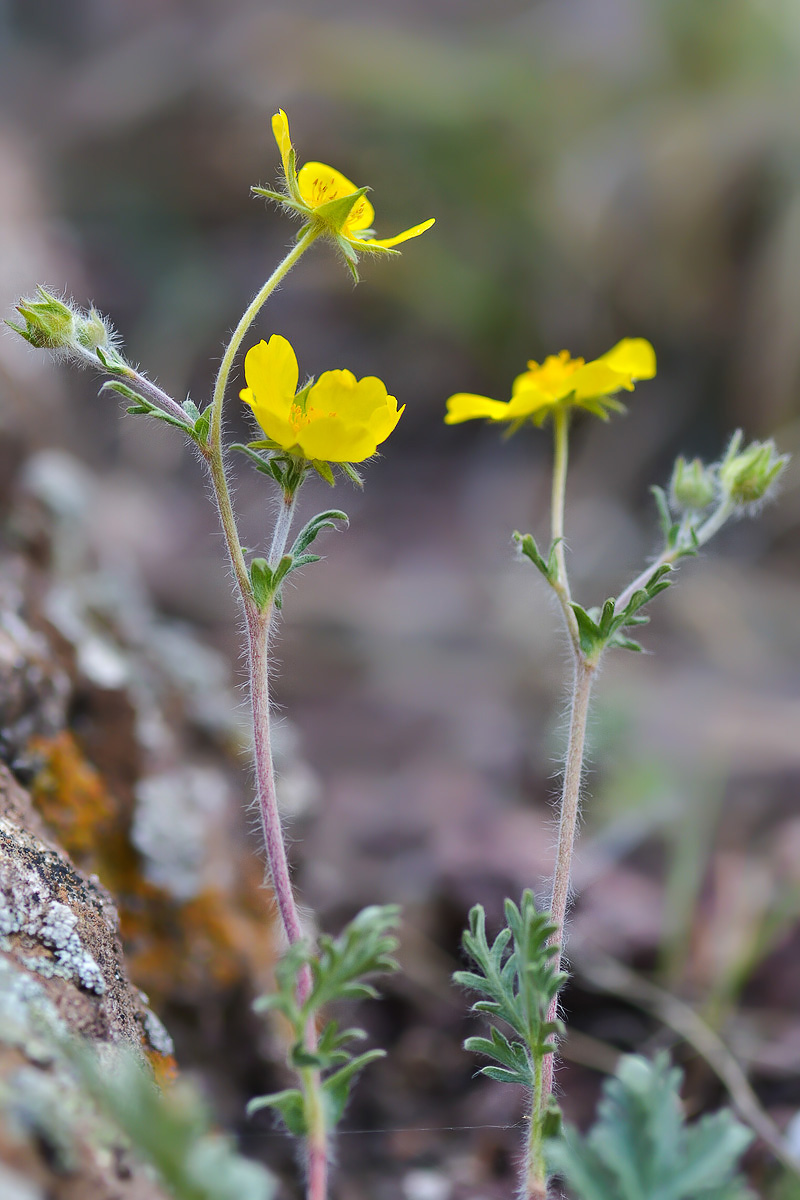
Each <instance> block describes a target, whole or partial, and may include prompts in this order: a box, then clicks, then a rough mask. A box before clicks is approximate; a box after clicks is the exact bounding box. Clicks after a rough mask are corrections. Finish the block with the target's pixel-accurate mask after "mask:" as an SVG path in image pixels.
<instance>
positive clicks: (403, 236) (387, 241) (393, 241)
mask: <svg viewBox="0 0 800 1200" xmlns="http://www.w3.org/2000/svg"><path fill="white" fill-rule="evenodd" d="M435 222H436V218H435V217H431V218H430V220H428V221H422V222H421V223H420V224H419V225H412V227H411V228H410V229H406V230H405V231H404V232H403V233H397V234H395V236H394V237H390V238H374V239H372V240H371V244H372V245H373V246H382V247H383V249H384V250H390V249H391V248H392V246H399V245H400V243H401V242H407V241H408V240H409V239H410V238H415V237H419V235H420V234H421V233H424V232H425V230H426V229H430V227H431V225H433V224H435Z"/></svg>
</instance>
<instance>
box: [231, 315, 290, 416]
mask: <svg viewBox="0 0 800 1200" xmlns="http://www.w3.org/2000/svg"><path fill="white" fill-rule="evenodd" d="M244 377H245V379H246V380H247V386H248V388H250V390H251V391H252V392H253V395H254V396H255V398H256V401H257V403H258V404H259V405H260V406H261V407H266V408H270V409H272V410H273V411H275V412H277V413H279V414H280V415H281V416H286V415H287V414H288V412H289V409H290V408H291V406H292V402H293V400H294V396H295V392H296V391H297V381H298V379H299V377H300V369H299V367H298V365H297V355H296V354H295V352H294V350H293V349H292V346H291V343H290V342H287V340H286V338H285V337H281V336H280V334H279V333H273V335H272V337H271V338H270V339H269V342H264V341H261V342H259V343H258V345H256V346H252V347H251V348H250V349H249V350H248V351H247V354H246V355H245V360H244Z"/></svg>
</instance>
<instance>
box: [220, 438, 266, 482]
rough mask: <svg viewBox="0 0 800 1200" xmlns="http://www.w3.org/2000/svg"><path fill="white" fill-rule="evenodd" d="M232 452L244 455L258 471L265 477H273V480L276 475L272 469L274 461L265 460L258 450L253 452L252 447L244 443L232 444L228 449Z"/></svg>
mask: <svg viewBox="0 0 800 1200" xmlns="http://www.w3.org/2000/svg"><path fill="white" fill-rule="evenodd" d="M228 448H229V449H230V450H235V451H236V452H237V453H238V454H244V455H245V457H247V458H249V459H250V461H251V462H252V463H253V465H254V466H255V468H256V470H257V471H261V473H262V474H263V475H271V476H272V477H273V479H274V478H275V474H274V471H273V468H272V459H270V458H265V457H264V455H262V454H259V453H258V451H257V450H253V449H251V448H250V446H245V445H244V443H243V442H232V443H231V445H230V446H229V447H228Z"/></svg>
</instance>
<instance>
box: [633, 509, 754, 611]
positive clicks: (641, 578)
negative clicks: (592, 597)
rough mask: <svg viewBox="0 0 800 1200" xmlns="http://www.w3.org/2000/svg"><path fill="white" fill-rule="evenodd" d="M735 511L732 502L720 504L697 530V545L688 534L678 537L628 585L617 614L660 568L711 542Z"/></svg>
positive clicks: (670, 564)
mask: <svg viewBox="0 0 800 1200" xmlns="http://www.w3.org/2000/svg"><path fill="white" fill-rule="evenodd" d="M733 509H734V506H733V504H732V503H731V501H730V500H729V499H727V498H725V499H724V500H722V501H721V502H720V504H719V506H718V507H717V508H716V509H715V510H714V512H713V513H712V514H711V516H710V517H709V518H708V519H707V520H706V521H705V522H704V524H702V525H701V526H700V528H699V529H698V530H696V532H695V537H696V539H697V541H696V543H695V542H693V541H692V540H691V538H690V537H689V535H688V533H687V534H686V535H685V536H683V537H681V536H679V537H678V543H677V545H675V546H673V547H672V548H671V549H666V550H663V551H662V552H661V554H659V556H658V558H656V559H654V560H653V562H652V563H650V565H649V566H647V567H645V569H644V570H643V571H640V572H639V574H638V575H637V576H636V578H635V579H634V580H633V581H632V582H631V583H629V584H628V586H627V587H626V588H625V590H624V592H620V594H619V596H618V597H617V601H616V604H615V608H616V610H617V612H622V610H623V608H624V607H625V605H626V604H628V602H629V601H630V599H631V597H632V596H633V595H634V594H635V593H636V592H638V591H640V590H641V589H642V588H643V587H644V585H645V584H646V583H647V581H648V579H650V577H651V576H652V574H653V572H654V571H657V570H658V568H659V567H663V566H672V564H673V563H674V562H677V561H678V559H679V558H682V557H683V555H684V554H687V553H688V554H690V553H691V552H692V550H693V549H694V548H695V546H705V544H706V542H708V541H710V540H711V538H712V537H713V536H714V534H715V533H719V531H720V529H721V528H722V526H723V525H724V524H725V522H726V521H727V520H728V519H729V517H730V515H731V513H732V512H733Z"/></svg>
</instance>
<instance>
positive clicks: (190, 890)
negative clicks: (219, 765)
mask: <svg viewBox="0 0 800 1200" xmlns="http://www.w3.org/2000/svg"><path fill="white" fill-rule="evenodd" d="M227 802H228V786H227V783H226V781H225V777H224V775H222V773H221V772H220V771H217V770H215V769H213V768H210V767H208V768H204V767H183V768H178V769H176V770H174V771H167V772H164V773H163V774H160V775H151V776H149V777H148V778H147V779H143V780H142V781H141V783H140V784H139V785H138V787H137V789H136V813H135V815H134V820H133V829H132V831H131V839H132V841H133V844H134V845H135V846H136V848H137V850H139V852H140V853H141V854H142V856H143V858H144V870H145V875H146V877H147V878H148V879H149V880H150V881H151V882H152V883H155V884H157V885H158V886H159V887H162V888H164V889H165V890H166V891H168V892H169V893H170V894H171V895H172V896H174V897H175V898H176V899H177V900H189V899H191V898H192V897H193V896H196V895H197V894H198V893H199V892H200V891H201V890H202V888H203V887H204V886H205V884H206V883H207V882H208V881H207V879H206V874H207V866H208V860H209V856H210V846H211V845H213V837H212V834H213V832H214V830H215V829H219V825H220V821H221V819H222V817H223V815H224V813H225V811H226V808H227Z"/></svg>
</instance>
